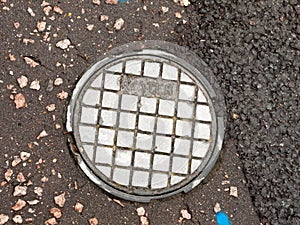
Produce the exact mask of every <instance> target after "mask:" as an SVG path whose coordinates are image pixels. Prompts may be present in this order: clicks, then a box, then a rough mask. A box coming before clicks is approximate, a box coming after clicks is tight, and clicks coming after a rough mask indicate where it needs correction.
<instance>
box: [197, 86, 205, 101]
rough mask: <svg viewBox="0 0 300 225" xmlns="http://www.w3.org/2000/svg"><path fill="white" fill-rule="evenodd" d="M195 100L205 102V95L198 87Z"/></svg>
mask: <svg viewBox="0 0 300 225" xmlns="http://www.w3.org/2000/svg"><path fill="white" fill-rule="evenodd" d="M197 101H198V102H204V103H205V102H207V100H206V97H205V95H204V94H203V92H202V91H201V89H200V88H199V90H198V95H197Z"/></svg>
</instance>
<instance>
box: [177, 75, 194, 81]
mask: <svg viewBox="0 0 300 225" xmlns="http://www.w3.org/2000/svg"><path fill="white" fill-rule="evenodd" d="M180 80H181V81H184V82H189V83H194V81H193V80H192V79H191V78H190V77H189V76H188V75H187V74H185V73H181V77H180Z"/></svg>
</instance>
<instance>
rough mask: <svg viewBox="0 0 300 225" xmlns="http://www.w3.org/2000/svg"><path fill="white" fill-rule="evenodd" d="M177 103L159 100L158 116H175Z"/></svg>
mask: <svg viewBox="0 0 300 225" xmlns="http://www.w3.org/2000/svg"><path fill="white" fill-rule="evenodd" d="M174 111H175V102H174V101H170V100H163V99H160V100H159V108H158V114H159V115H165V116H174Z"/></svg>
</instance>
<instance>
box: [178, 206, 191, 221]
mask: <svg viewBox="0 0 300 225" xmlns="http://www.w3.org/2000/svg"><path fill="white" fill-rule="evenodd" d="M180 214H181V216H182V218H183V219H186V220H190V219H192V216H191V214H190V213H189V212H188V211H187V210H186V209H183V210H181V211H180Z"/></svg>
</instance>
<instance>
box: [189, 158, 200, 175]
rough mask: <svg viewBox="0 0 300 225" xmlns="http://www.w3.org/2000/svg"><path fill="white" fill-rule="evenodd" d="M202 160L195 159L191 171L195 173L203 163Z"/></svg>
mask: <svg viewBox="0 0 300 225" xmlns="http://www.w3.org/2000/svg"><path fill="white" fill-rule="evenodd" d="M201 162H202V161H201V160H197V159H193V160H192V165H191V173H194V172H195V171H196V170H197V169H198V168H199V166H200V165H201Z"/></svg>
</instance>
